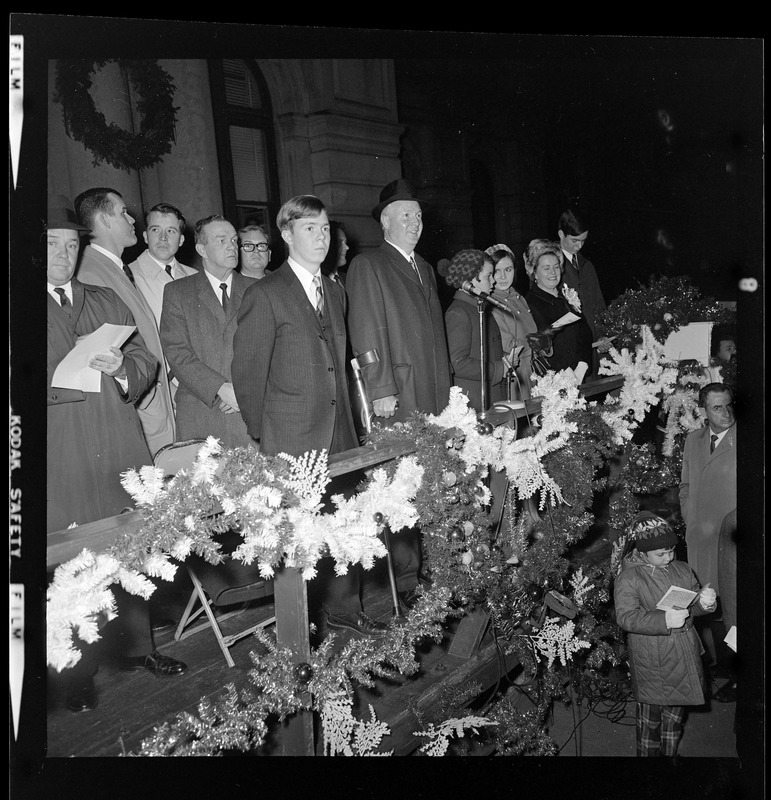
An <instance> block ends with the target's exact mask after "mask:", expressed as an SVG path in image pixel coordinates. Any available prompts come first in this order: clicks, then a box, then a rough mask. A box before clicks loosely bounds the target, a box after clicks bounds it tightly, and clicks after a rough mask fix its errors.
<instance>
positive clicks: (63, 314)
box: [47, 196, 187, 712]
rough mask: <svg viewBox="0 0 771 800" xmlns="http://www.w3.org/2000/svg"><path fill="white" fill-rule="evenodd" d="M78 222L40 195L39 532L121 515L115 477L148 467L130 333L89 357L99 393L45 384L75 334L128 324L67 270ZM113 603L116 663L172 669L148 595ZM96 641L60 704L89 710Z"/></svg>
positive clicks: (140, 375) (119, 592)
mask: <svg viewBox="0 0 771 800" xmlns="http://www.w3.org/2000/svg"><path fill="white" fill-rule="evenodd" d="M86 230H88V229H87V228H85V227H84V226H82V225H79V224H78V222H77V221H76V218H75V212H74V211H73V210H72V208H71V207H70V204H69V201H67V199H66V198H63V197H61V196H56V197H54V198H52V199H51V200H50V201H49V210H48V231H47V259H48V266H47V273H48V280H47V284H48V286H47V288H48V297H47V303H48V356H47V362H48V420H47V423H48V437H47V447H48V452H47V467H48V468H47V512H48V513H47V530H48V532H49V533H50V532H52V531H57V530H62V529H64V528H67V527H69V526H70V525H71V524H72V523H77V524H78V525H82V524H84V523H87V522H94V521H95V520H98V519H102V518H104V517H110V516H115V515H117V514H120V513H121V512H122V511H123V510H124V509H125V508H126V507H130V506H131V505H132V498H131V496H130V495H129V494H128V493H127V492H126V491H125V489H124V488H123V487H122V485H121V482H120V481H121V473H122V472H124V471H126V470H128V469H140V468H141V467H142V466H144V465H147V464H152V458H151V456H150V451H149V450H148V447H147V443H146V441H145V436H144V433H143V431H142V426H141V424H140V420H139V415H138V414H137V409H136V404H137V403H138V402H139V401H140V398H142V397H143V396H144V395H145V394H146V392H147V389H148V387H149V386H151V385H152V384H153V382H154V381H155V377H156V373H157V370H158V360H157V359H156V358H155V356H154V355H153V354H152V353H150V352H149V351H148V350H147V348H146V347H145V345H144V341H143V339H142V337H141V335H140V334H139V333H134V334H133V335H132V336H131V338H129V339H128V341H127V342H126V343H125V344H124V345H123V346H122V348H118V347H110V348H109V349H108V350H106V351H104V352H97V353H94V354H93V355H92V356H91V357H90V359H89V362H88V366H89V367H90V368H91V369H95V370H97V371H98V372H101V373H102V377H101V380H100V386H99V391H98V392H83V391H80V390H78V389H70V388H61V387H58V386H56V385H54V384H55V383H56V382H57V380H55V379H54V373H55V371H56V368H57V367H58V366H59V364H60V362H61V361H62V359H63V358H64V357H65V356H66V355H67V354H68V353H69V352H70V351H71V350H72V348H73V347H74V346H75V344H76V342H77V340H78V339H79V338H80V337H82V336H85V335H87V334H90V333H93V332H94V331H96V330H98V329H99V328H101V326H102V325H103V324H105V323H110V324H113V325H128V326H131V327H135V321H134V318H133V316H132V314H131V312H130V311H129V309H128V308H127V307H126V305H125V304H124V303H123V301H122V300H121V299H120V298H119V297H118V296H117V295H116V294H115V292H113V291H112V289H109V288H106V287H102V286H91V285H88V284H82V283H80V281H78V280H77V279H76V278H75V277H73V276H74V274H75V268H76V265H77V261H78V255H79V252H80V239H79V235H80V234H81V233H82V232H84V231H86ZM111 591H112V592H113V594H114V596H115V600H116V605H117V608H118V618H117V619H116V620H115V622H114V623H113V625H114V626H115V633H116V641H117V646H118V649H119V653H118V657H119V666H120V667H121V668H122V669H126V670H136V669H147V670H148V671H150V672H153V673H154V674H156V675H179V674H181V673H182V672H184V671H185V670H186V669H187V666H186V665H185V664H183V663H182V662H181V661H177V660H176V659H173V658H170V657H168V656H165V655H161V654H160V653H158V652H157V651H155V649H154V645H153V639H152V632H151V628H150V614H149V606H148V603H147V601H145V600H144V599H143V598H141V597H138V596H136V595H133V594H130V593H128V592H126V591H125V590H123V589H122V588H121V587H120V586H118V585H117V584H114V585H113V586H111ZM95 647H96V645H93V644H92V645H84V646H82V647H81V659H80V661H79V662H78V663H77V664H76V665H75V667H73V668H71V669H68V670H66V674H65V676H64V679H65V687H66V700H65V703H66V706H67V708H69V709H70V710H71V711H75V712H79V711H88V710H90V709H93V708H94V707H95V706H96V705H97V702H98V696H97V691H96V686H95V684H94V677H93V676H94V674H95V673H96V671H97V655H96V652H95Z"/></svg>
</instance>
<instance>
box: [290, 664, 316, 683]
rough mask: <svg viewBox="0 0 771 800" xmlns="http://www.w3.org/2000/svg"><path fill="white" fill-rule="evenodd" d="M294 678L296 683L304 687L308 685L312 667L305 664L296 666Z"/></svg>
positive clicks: (311, 675)
mask: <svg viewBox="0 0 771 800" xmlns="http://www.w3.org/2000/svg"><path fill="white" fill-rule="evenodd" d="M294 676H295V678H297V681H298V683H300V684H301V685H303V686H306V685H307V684H309V683H310V681H311V678H312V677H313V667H312V666H311V665H310V664H308V663H307V662H303V663H301V664H298V665H297V666H296V667H295V668H294Z"/></svg>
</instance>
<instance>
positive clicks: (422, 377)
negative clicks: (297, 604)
mask: <svg viewBox="0 0 771 800" xmlns="http://www.w3.org/2000/svg"><path fill="white" fill-rule="evenodd" d="M372 216H373V217H374V219H375V220H376V221H377V222H379V223H380V226H381V228H382V230H383V238H384V242H383V243H382V244H381V245H380V247H379V248H378V249H377V250H376V251H375V252H374V253H366V254H360V255H357V256H356V257H355V258H354V259H353V261H352V262H351V265H350V267H349V268H348V277H347V281H346V291H347V293H348V301H349V306H350V307H349V311H348V330H349V333H350V337H351V345H352V348H353V353H354V355H355V356H360V355H362V354H365V353H368V352H370V351H373V350H377V355H378V356H379V359H380V360H379V361H377V362H376V363H371V364H368V365H367V366H366V367H365V368H364V370H363V375H364V381H365V384H366V388H367V396H368V399H369V400H370V401H371V402H372V406H373V412H374V420H373V421H374V422H375V423H379V424H382V425H393V424H394V423H396V422H404V421H406V420H407V419H409V417H410V416H411V415H412V414H413V413H414V412H416V411H419V412H422V413H426V414H439V413H440V412H441V411H442V410H443V409H444V408H445V406H446V405H447V403H448V402H449V398H450V386H451V385H452V379H451V376H450V359H449V356H448V354H447V338H446V335H445V328H444V314H443V312H442V306H441V303H440V301H439V294H438V291H437V285H436V276H435V274H434V270H433V269H432V267H431V265H430V264H429V263H428V262H427V261H425V260H424V259H423V258H421V257H420V256H419V255H418V254H417V253H416V252H415V247H416V246H417V244H418V242H419V241H420V236H421V234H422V232H423V212H422V209H421V205H420V202H419V201H418V199H417V197H416V196H415V194H414V192H413V190H412V188H411V186H410V185H409V183H408V182H407V181H405V180H402V179H398V180H395V181H392V182H391V183H389V184H388V185H387V186H386V187H385V188H384V189H383V191H382V192H381V193H380V202H379V203H378V204H377V205H376V206H375V208H374V209H373V210H372ZM391 548H392V558H393V562H394V572H395V577H396V585H397V589H398V591H399V596H400V600H401V602H402V604H403V605H405V606H407V607H408V608H410V607H412V605H414V603H415V600H416V599H417V595H416V589H417V587H418V583H419V578H420V562H421V557H420V538H419V533H418V531H417V530H416V529H412V530H409V531H406V530H403V531H400V532H399V533H396V534H394V535H393V536H392V537H391Z"/></svg>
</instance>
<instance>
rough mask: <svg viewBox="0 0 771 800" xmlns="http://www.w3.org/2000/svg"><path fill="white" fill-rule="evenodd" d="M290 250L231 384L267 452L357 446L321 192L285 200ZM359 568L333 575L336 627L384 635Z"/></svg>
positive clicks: (283, 218)
mask: <svg viewBox="0 0 771 800" xmlns="http://www.w3.org/2000/svg"><path fill="white" fill-rule="evenodd" d="M276 224H277V226H278V229H279V230H280V231H281V238H282V239H283V240H284V242H285V243H286V246H287V248H288V251H289V255H288V257H287V259H286V261H285V262H284V263H283V264H282V265H281V266H280V267H279V268H278V269H277V270H275V271H274V272H271V273H269V274H268V275H266V276H265V277H264V278H263V279H262V280H259V281H256V282H255V283H253V284H252V285H251V286H250V287H249V288H248V289H247V290H246V293H245V294H244V298H243V300H242V302H241V308H240V310H239V313H238V328H237V329H236V334H235V337H234V340H233V369H232V375H233V386H234V388H235V394H236V399H237V401H238V405H239V408H240V409H241V414H242V415H243V418H244V420H245V421H246V426H247V430H248V432H249V434H250V436H252V438H253V439H255V440H257V441H258V442H259V446H260V449H261V451H262V452H263V453H266V454H268V455H275V454H278V453H282V452H284V453H287V454H289V455H292V456H299V455H302V454H303V453H306V452H308V451H310V450H317V451H320V450H326V451H327V452H328V453H329V454H334V453H340V452H343V451H344V450H349V449H352V448H354V447H356V446H357V444H358V442H357V438H356V430H355V428H354V424H353V416H352V414H351V408H350V404H349V400H348V385H347V381H346V371H345V353H346V344H347V336H346V330H345V311H346V298H345V291H344V290H343V288H342V287H341V286H338V285H337V284H335V283H333V282H332V281H331V280H329V278H327V277H326V276H324V275H322V273H321V269H320V267H321V262H322V261H323V260H324V258H325V257H326V255H327V251H328V250H329V219H328V217H327V212H326V209H325V208H324V204H323V203H322V202H321V200H319V199H318V198H317V197H314V196H313V195H299V196H297V197H293V198H292V199H291V200H288V201H287V202H286V203H284V205H282V206H281V208H280V209H279V212H278V217H277V219H276ZM359 574H360V567H358V566H357V567H349V569H348V572H347V573H346V574H345V575H341V576H338V577H335V578H333V579H331V580H330V582H329V585H328V587H327V597H326V599H325V602H324V606H325V608H326V611H327V624H328V625H329V627H330V628H340V629H347V630H352V631H354V632H355V633H357V634H359V635H363V636H373V637H377V636H382V635H383V633H384V631H385V629H386V626H385V625H383V624H382V623H380V622H377V621H376V620H373V619H370V617H368V616H367V615H366V614H364V612H363V611H362V606H361V600H360V597H359Z"/></svg>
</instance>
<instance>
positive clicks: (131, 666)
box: [120, 651, 187, 676]
mask: <svg viewBox="0 0 771 800" xmlns="http://www.w3.org/2000/svg"><path fill="white" fill-rule="evenodd" d="M120 668H121V670H123V671H124V672H133V671H136V670H141V669H146V670H147V671H148V672H152V673H153V675H162V676H171V675H181V674H182V673H183V672H184V671H185V670H186V669H187V664H185V663H183V662H182V661H177V660H176V659H175V658H169V657H168V656H163V655H161V654H160V653H159V652H157V651H156V652H154V653H150V655H149V656H133V657H131V658H123V659H121V661H120Z"/></svg>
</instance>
